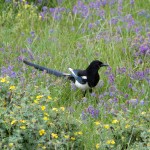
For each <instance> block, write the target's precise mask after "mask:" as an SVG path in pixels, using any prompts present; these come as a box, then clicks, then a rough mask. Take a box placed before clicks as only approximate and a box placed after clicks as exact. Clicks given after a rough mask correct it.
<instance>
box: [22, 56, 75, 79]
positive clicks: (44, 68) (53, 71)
mask: <svg viewBox="0 0 150 150" xmlns="http://www.w3.org/2000/svg"><path fill="white" fill-rule="evenodd" d="M23 62H24V63H25V64H26V65H29V66H32V67H34V68H35V69H38V70H40V71H46V73H48V74H53V75H55V76H57V77H62V76H63V77H66V76H67V77H68V78H69V79H70V80H71V79H72V78H71V75H70V74H67V73H63V72H60V71H57V70H53V69H49V68H46V67H42V66H39V65H37V64H34V63H31V62H29V61H27V60H25V59H24V60H23Z"/></svg>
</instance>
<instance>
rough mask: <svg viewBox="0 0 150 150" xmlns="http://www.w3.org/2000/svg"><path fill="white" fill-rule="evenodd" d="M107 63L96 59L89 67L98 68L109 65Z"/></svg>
mask: <svg viewBox="0 0 150 150" xmlns="http://www.w3.org/2000/svg"><path fill="white" fill-rule="evenodd" d="M107 66H108V65H107V64H104V63H103V62H101V61H99V60H94V61H92V62H91V63H90V65H89V66H88V68H87V69H92V68H93V69H96V70H98V69H99V68H101V67H107Z"/></svg>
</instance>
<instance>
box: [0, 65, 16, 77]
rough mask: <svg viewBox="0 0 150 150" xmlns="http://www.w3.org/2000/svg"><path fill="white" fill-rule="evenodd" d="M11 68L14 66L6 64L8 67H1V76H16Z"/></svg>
mask: <svg viewBox="0 0 150 150" xmlns="http://www.w3.org/2000/svg"><path fill="white" fill-rule="evenodd" d="M13 68H14V67H13V66H8V68H6V67H2V68H1V74H2V76H5V75H8V76H9V77H11V78H15V77H16V76H17V73H16V72H15V71H13Z"/></svg>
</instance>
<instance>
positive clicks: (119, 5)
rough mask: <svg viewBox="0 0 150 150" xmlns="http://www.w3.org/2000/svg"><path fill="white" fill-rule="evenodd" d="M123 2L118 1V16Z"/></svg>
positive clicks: (121, 0)
mask: <svg viewBox="0 0 150 150" xmlns="http://www.w3.org/2000/svg"><path fill="white" fill-rule="evenodd" d="M122 3H123V0H118V14H119V15H121V14H122V9H123V6H122V5H123V4H122Z"/></svg>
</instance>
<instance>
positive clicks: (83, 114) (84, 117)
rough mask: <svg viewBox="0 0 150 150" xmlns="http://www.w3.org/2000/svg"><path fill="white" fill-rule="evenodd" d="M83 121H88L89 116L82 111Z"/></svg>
mask: <svg viewBox="0 0 150 150" xmlns="http://www.w3.org/2000/svg"><path fill="white" fill-rule="evenodd" d="M81 119H82V120H86V119H87V115H86V113H85V112H84V111H82V114H81Z"/></svg>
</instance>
